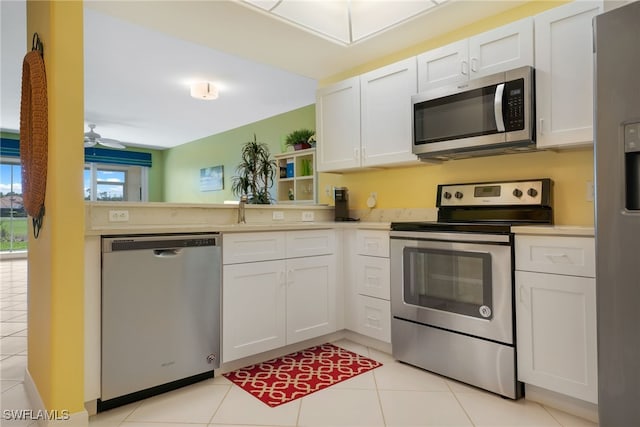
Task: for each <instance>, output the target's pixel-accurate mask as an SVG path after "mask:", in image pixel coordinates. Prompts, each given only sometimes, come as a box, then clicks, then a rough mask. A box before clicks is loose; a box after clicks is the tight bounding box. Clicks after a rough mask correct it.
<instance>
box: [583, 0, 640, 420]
mask: <svg viewBox="0 0 640 427" xmlns="http://www.w3.org/2000/svg"><path fill="white" fill-rule="evenodd" d="M594 49H595V79H596V84H595V108H596V110H595V174H596V259H597V262H596V289H597V315H598V409H599V415H600V425H601V426H603V427H619V426H620V427H626V426H640V1H636V2H634V3H630V4H627V5H625V6H622V7H620V8H618V9H614V10H612V11H609V12H606V13H603V14H602V15H599V16H597V17H596V18H595V21H594Z"/></svg>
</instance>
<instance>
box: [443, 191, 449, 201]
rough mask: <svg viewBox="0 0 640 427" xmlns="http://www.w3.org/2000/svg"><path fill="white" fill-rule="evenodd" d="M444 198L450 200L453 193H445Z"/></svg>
mask: <svg viewBox="0 0 640 427" xmlns="http://www.w3.org/2000/svg"><path fill="white" fill-rule="evenodd" d="M443 196H444V198H445V199H447V200H449V199H450V198H451V193H449V192H448V191H445V192H444V194H443Z"/></svg>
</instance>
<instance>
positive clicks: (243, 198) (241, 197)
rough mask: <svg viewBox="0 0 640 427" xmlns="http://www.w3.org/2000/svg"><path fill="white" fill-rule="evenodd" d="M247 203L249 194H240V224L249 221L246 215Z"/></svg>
mask: <svg viewBox="0 0 640 427" xmlns="http://www.w3.org/2000/svg"><path fill="white" fill-rule="evenodd" d="M245 204H247V196H246V195H243V196H240V203H238V224H246V223H247V221H246V220H245V217H244V205H245Z"/></svg>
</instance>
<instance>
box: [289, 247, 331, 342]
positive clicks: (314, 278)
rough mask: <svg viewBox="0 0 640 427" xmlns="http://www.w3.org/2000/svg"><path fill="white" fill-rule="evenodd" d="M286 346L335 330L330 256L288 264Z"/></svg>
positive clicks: (294, 260) (303, 259) (299, 260)
mask: <svg viewBox="0 0 640 427" xmlns="http://www.w3.org/2000/svg"><path fill="white" fill-rule="evenodd" d="M286 267H287V344H292V343H295V342H299V341H304V340H306V339H309V338H313V337H317V336H320V335H325V334H328V333H331V332H334V331H335V330H336V313H335V309H336V286H335V285H336V261H335V257H334V256H333V255H324V256H317V257H308V258H296V259H289V260H287V266H286Z"/></svg>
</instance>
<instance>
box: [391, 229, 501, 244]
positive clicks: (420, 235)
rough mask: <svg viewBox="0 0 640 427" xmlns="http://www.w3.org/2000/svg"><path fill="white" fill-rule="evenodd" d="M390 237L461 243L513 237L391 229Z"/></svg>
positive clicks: (497, 240) (484, 241)
mask: <svg viewBox="0 0 640 427" xmlns="http://www.w3.org/2000/svg"><path fill="white" fill-rule="evenodd" d="M389 237H390V238H392V239H403V240H440V241H445V242H461V243H467V242H470V243H509V242H510V241H511V237H510V235H508V234H485V233H439V232H431V231H418V232H415V231H391V232H390V233H389Z"/></svg>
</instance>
